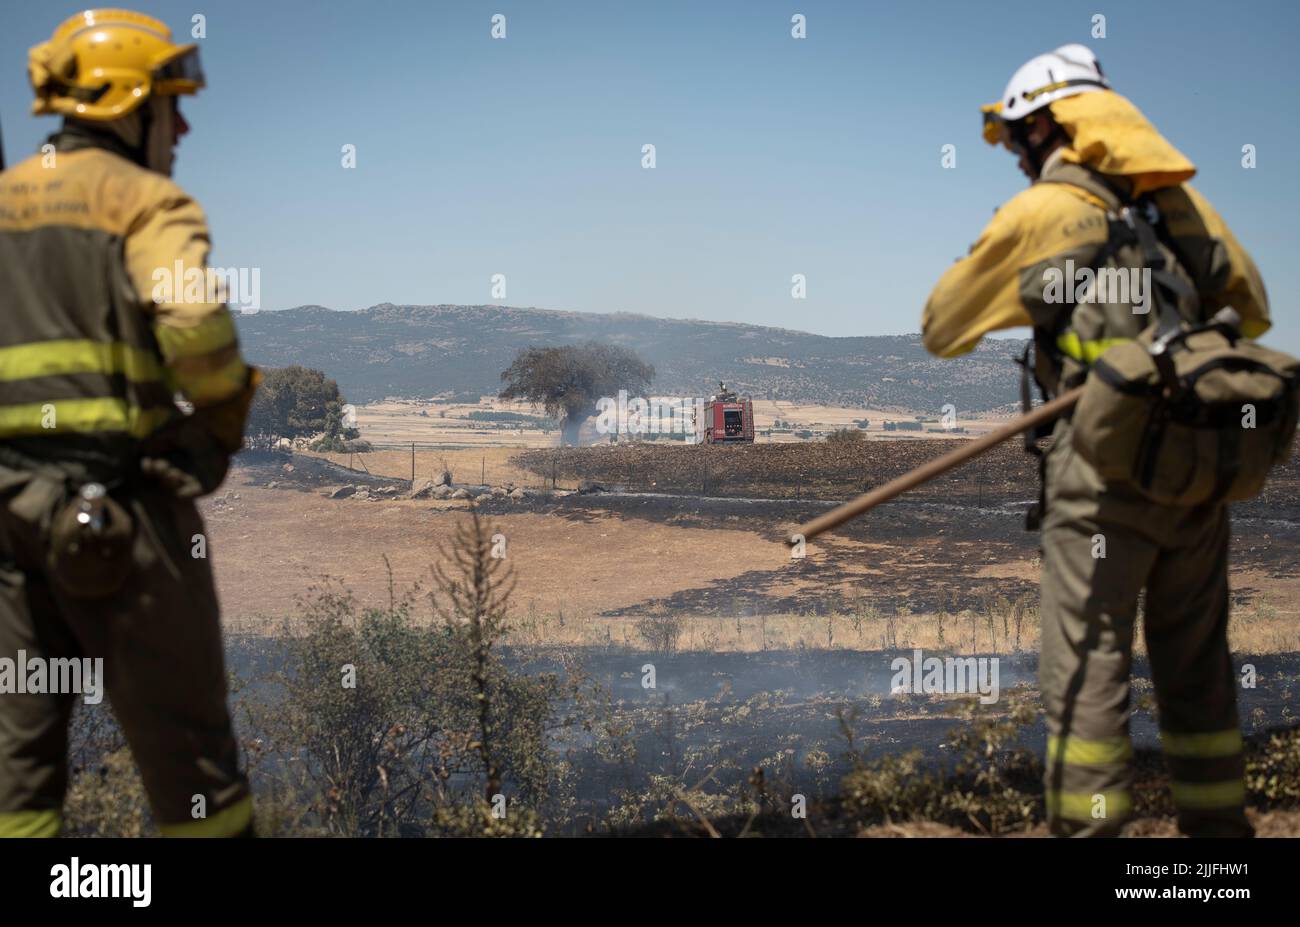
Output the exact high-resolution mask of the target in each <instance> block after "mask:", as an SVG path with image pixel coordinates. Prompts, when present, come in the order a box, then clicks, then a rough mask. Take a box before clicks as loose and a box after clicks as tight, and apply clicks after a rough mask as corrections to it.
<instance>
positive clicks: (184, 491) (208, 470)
mask: <svg viewBox="0 0 1300 927" xmlns="http://www.w3.org/2000/svg"><path fill="white" fill-rule="evenodd" d="M229 469H230V455H229V454H228V453H226V451H225V450H224V449H223V448H222V447H221V446H220V444H219V443H218V442H217V440H216V439H215V438H214V437H213V436H212V435H211V434H209V433H208V432H207V430H206V429H205V428H203V427H202V425H200V424H199V423H198V422H196V421H194V417H193V416H189V417H187V418H184V419H181V420H180V421H178V422H176V423H174V424H172V425H170V426H168V427H167V428H164V429H163V430H162V431H160V432H158V433H157V434H155V435H152V436H151V437H149V438H148V439H146V441H145V443H144V446H143V448H142V449H141V456H140V472H141V473H143V474H144V476H145V477H147V478H148V479H151V480H153V481H155V482H157V483H158V484H160V485H161V486H163V487H164V488H165V489H166V490H167V491H168V492H170V493H171V494H172V495H173V496H175V497H176V498H178V499H194V498H197V497H199V496H206V495H208V494H209V493H212V492H215V491H216V489H217V487H218V486H220V485H221V483H222V481H223V480H224V479H225V478H226V471H228V470H229Z"/></svg>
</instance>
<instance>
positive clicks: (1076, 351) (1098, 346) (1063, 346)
mask: <svg viewBox="0 0 1300 927" xmlns="http://www.w3.org/2000/svg"><path fill="white" fill-rule="evenodd" d="M1132 340H1133V339H1132V338H1096V339H1094V340H1092V341H1080V340H1079V336H1078V335H1077V334H1076V333H1075V332H1070V331H1067V332H1062V333H1061V335H1060V336H1059V337H1058V338H1057V339H1056V346H1057V347H1058V348H1059V349H1060V350H1061V353H1062V354H1064V355H1066V356H1067V357H1072V358H1074V359H1075V360H1077V361H1081V362H1082V363H1085V364H1091V363H1092V362H1093V361H1095V360H1096V359H1097V358H1099V357H1101V356H1102V355H1103V354H1105V353H1106V352H1107V351H1108V350H1110V349H1111V348H1113V347H1114V346H1115V345H1117V344H1123V343H1124V342H1126V341H1132Z"/></svg>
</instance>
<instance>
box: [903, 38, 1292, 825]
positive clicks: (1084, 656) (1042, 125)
mask: <svg viewBox="0 0 1300 927" xmlns="http://www.w3.org/2000/svg"><path fill="white" fill-rule="evenodd" d="M984 115H985V139H986V140H987V141H989V142H990V143H991V144H1003V145H1005V146H1006V147H1007V148H1008V149H1009V150H1011V151H1012V152H1013V153H1014V154H1016V156H1017V157H1018V159H1019V164H1020V168H1021V170H1022V171H1023V172H1024V173H1025V175H1026V176H1027V177H1028V178H1029V180H1030V181H1031V186H1030V187H1029V188H1028V189H1026V190H1024V191H1022V192H1021V193H1019V194H1017V195H1016V196H1015V197H1013V198H1012V199H1011V200H1009V201H1008V202H1007V203H1005V204H1004V205H1003V206H1002V207H1001V208H1000V209H999V210H998V212H997V213H996V215H995V216H994V218H993V220H992V221H991V222H990V223H989V225H988V227H987V228H986V229H985V230H984V232H983V233H982V234H981V235H980V237H979V239H978V240H977V241H976V242H975V244H974V245H973V246H972V247H971V251H970V254H969V256H967V257H966V258H964V259H962V260H960V261H958V262H957V263H956V264H955V265H954V266H953V267H952V268H950V269H949V270H948V272H947V273H945V274H944V275H943V277H942V279H941V280H940V281H939V283H938V285H937V286H936V287H935V289H934V292H933V293H932V294H931V296H930V299H929V302H928V303H927V305H926V307H925V314H924V318H923V321H922V330H923V337H924V342H925V345H926V347H927V348H928V349H929V350H930V351H931V352H933V353H935V354H938V355H941V356H944V357H952V356H955V355H959V354H962V353H965V352H967V351H969V350H970V349H971V348H972V347H974V346H975V344H976V343H977V342H978V341H979V340H980V338H981V337H983V336H984V335H985V334H986V333H988V332H990V331H993V330H995V329H1002V328H1009V327H1014V326H1021V325H1025V326H1031V327H1032V328H1033V345H1034V352H1033V353H1034V361H1033V363H1032V369H1033V371H1034V373H1035V375H1036V378H1037V380H1038V381H1039V385H1040V387H1041V388H1042V389H1043V390H1044V392H1045V393H1047V394H1056V393H1060V392H1064V391H1065V390H1067V389H1069V388H1071V387H1074V386H1077V385H1079V384H1080V383H1081V382H1083V380H1084V378H1085V377H1086V376H1087V373H1088V370H1089V367H1090V365H1091V364H1093V363H1094V362H1095V361H1096V360H1097V359H1098V358H1099V357H1100V356H1101V355H1102V354H1103V353H1104V352H1105V351H1106V350H1107V349H1108V348H1109V347H1111V346H1112V345H1115V344H1117V343H1119V342H1123V341H1127V340H1129V339H1133V338H1136V337H1137V336H1138V335H1139V334H1140V333H1141V332H1142V331H1143V330H1144V329H1146V328H1147V326H1148V324H1150V323H1152V322H1153V320H1154V319H1155V318H1156V313H1155V312H1152V311H1150V307H1149V304H1144V303H1145V301H1146V300H1149V297H1150V294H1149V293H1148V294H1146V295H1145V296H1144V295H1143V294H1141V293H1140V292H1138V291H1137V288H1135V289H1134V290H1133V291H1130V290H1129V289H1128V288H1127V287H1114V286H1112V287H1110V288H1109V290H1108V291H1106V292H1105V293H1103V292H1102V291H1101V288H1100V287H1096V286H1093V287H1091V288H1090V287H1089V286H1087V285H1081V286H1080V287H1079V288H1078V290H1077V291H1076V292H1074V293H1073V294H1072V295H1073V298H1069V297H1065V298H1063V297H1062V290H1061V288H1060V287H1053V286H1052V285H1051V283H1052V282H1053V281H1061V280H1064V279H1079V280H1081V281H1083V280H1086V279H1087V276H1086V275H1084V276H1079V275H1078V273H1077V272H1078V270H1079V269H1080V268H1086V269H1089V272H1090V273H1093V278H1094V280H1099V279H1100V272H1101V271H1105V272H1107V273H1108V274H1110V277H1109V279H1111V280H1116V279H1119V277H1117V276H1115V275H1114V273H1113V272H1115V271H1129V270H1137V271H1138V272H1139V273H1140V271H1141V266H1142V265H1143V263H1144V256H1145V255H1146V252H1144V251H1143V250H1142V249H1141V248H1138V247H1136V246H1135V244H1134V243H1133V241H1132V240H1129V239H1128V238H1126V237H1125V234H1124V224H1123V223H1122V222H1119V221H1118V219H1117V217H1118V216H1121V215H1122V214H1123V213H1122V210H1123V208H1124V207H1125V206H1128V205H1130V204H1135V206H1136V207H1140V208H1142V209H1144V210H1145V213H1144V214H1145V215H1147V216H1149V217H1153V218H1154V221H1155V222H1156V225H1155V226H1154V227H1155V228H1156V229H1158V230H1159V233H1160V235H1159V242H1158V245H1156V247H1157V248H1158V252H1159V254H1160V256H1161V258H1162V260H1161V264H1162V265H1163V267H1165V268H1167V269H1172V271H1173V273H1174V274H1176V276H1177V277H1178V279H1180V280H1181V281H1183V283H1184V284H1185V286H1182V285H1180V286H1179V287H1178V289H1179V290H1180V291H1181V292H1183V293H1184V294H1185V295H1184V297H1181V298H1180V302H1179V305H1178V307H1177V308H1178V311H1179V314H1180V315H1181V316H1182V317H1183V318H1185V319H1188V321H1190V322H1196V321H1203V320H1205V319H1208V318H1209V317H1210V316H1213V315H1214V314H1215V313H1216V311H1217V310H1219V309H1220V308H1221V307H1225V306H1230V307H1232V308H1233V309H1234V310H1236V313H1237V315H1238V316H1239V317H1240V333H1241V334H1242V335H1244V336H1246V337H1256V336H1258V335H1259V334H1261V333H1262V332H1263V331H1265V330H1266V329H1267V328H1268V327H1269V320H1268V300H1267V297H1266V295H1265V292H1264V286H1263V283H1262V281H1261V280H1260V276H1259V273H1258V271H1257V270H1256V268H1255V265H1254V263H1253V262H1252V261H1251V259H1250V257H1249V255H1247V254H1246V252H1245V251H1244V250H1243V249H1242V248H1241V246H1240V245H1239V244H1238V243H1237V240H1236V239H1235V238H1234V237H1233V235H1232V233H1231V232H1230V231H1229V230H1228V228H1227V226H1226V225H1225V224H1224V223H1223V220H1222V219H1221V218H1220V217H1219V215H1218V213H1217V212H1215V210H1214V209H1213V207H1211V206H1210V204H1209V203H1208V202H1206V200H1205V198H1204V197H1202V196H1201V195H1200V194H1199V193H1198V192H1197V191H1196V190H1195V189H1193V188H1192V187H1191V186H1190V185H1189V184H1188V183H1187V181H1188V180H1189V179H1190V178H1191V177H1192V176H1193V174H1194V173H1195V168H1194V167H1193V166H1192V164H1191V163H1190V162H1189V161H1188V160H1187V159H1186V158H1185V157H1184V156H1183V155H1182V154H1181V153H1179V152H1178V151H1177V150H1176V149H1175V148H1174V147H1173V146H1172V145H1170V144H1169V142H1167V141H1166V140H1165V139H1164V138H1163V137H1162V136H1161V135H1160V134H1159V133H1158V132H1157V131H1156V130H1155V129H1154V128H1153V127H1152V126H1151V124H1150V123H1149V122H1148V121H1147V119H1146V118H1145V117H1144V116H1143V115H1142V113H1140V112H1139V111H1138V109H1137V108H1136V107H1135V106H1134V105H1133V104H1132V103H1130V102H1129V101H1128V100H1126V99H1125V98H1124V97H1122V96H1120V95H1119V94H1118V93H1116V92H1115V91H1114V90H1112V89H1111V88H1110V83H1109V81H1108V79H1107V78H1106V76H1105V75H1104V74H1103V73H1102V69H1101V66H1100V65H1099V64H1098V62H1097V59H1096V58H1095V57H1094V55H1093V54H1092V52H1091V51H1090V50H1089V49H1087V48H1086V47H1084V46H1081V45H1067V46H1063V47H1061V48H1058V49H1056V50H1055V51H1053V52H1050V53H1048V54H1045V55H1040V56H1038V57H1036V58H1034V59H1033V60H1031V61H1029V62H1028V63H1027V64H1025V65H1024V66H1023V67H1022V68H1020V70H1018V71H1017V72H1016V73H1015V75H1014V76H1013V77H1012V79H1011V82H1010V84H1009V85H1008V87H1007V90H1006V92H1005V93H1004V94H1003V96H1002V99H1001V100H999V101H998V102H997V103H994V104H992V105H990V106H986V107H984ZM1153 244H1154V243H1153ZM1125 279H1133V280H1134V281H1135V282H1137V281H1140V280H1141V277H1136V278H1127V277H1126V278H1125ZM1030 366H1031V365H1030V364H1029V363H1028V358H1026V369H1027V370H1028V369H1029V368H1030ZM1025 395H1026V397H1027V395H1028V387H1027V384H1026V388H1025ZM1040 466H1041V471H1042V475H1043V481H1044V488H1043V492H1042V497H1041V499H1040V504H1039V506H1038V507H1037V510H1036V513H1035V514H1032V515H1031V523H1038V522H1039V521H1040V519H1041V527H1042V532H1043V533H1042V564H1043V565H1042V604H1041V617H1042V643H1041V657H1040V665H1039V682H1040V688H1041V690H1042V697H1043V702H1044V708H1045V711H1046V717H1047V729H1048V744H1047V762H1046V782H1045V786H1046V798H1047V814H1048V823H1049V827H1050V829H1051V831H1052V832H1053V833H1055V834H1060V835H1081V836H1094V835H1113V834H1116V833H1118V832H1119V830H1120V828H1121V825H1122V824H1123V823H1124V821H1125V819H1126V818H1127V817H1128V816H1129V815H1130V813H1131V810H1132V794H1131V785H1132V776H1133V771H1132V747H1131V745H1130V740H1129V698H1130V695H1129V675H1130V670H1131V660H1132V648H1133V636H1134V625H1135V621H1136V617H1137V607H1138V598H1139V594H1140V593H1141V592H1142V591H1143V590H1145V593H1146V599H1145V605H1144V610H1143V624H1144V633H1145V638H1146V644H1147V650H1148V653H1149V658H1150V665H1151V673H1152V677H1153V681H1154V683H1155V688H1156V701H1157V705H1158V709H1159V724H1160V732H1161V741H1162V746H1163V749H1164V752H1165V756H1166V758H1167V760H1168V764H1169V768H1170V772H1171V774H1172V780H1173V783H1172V785H1173V798H1174V801H1175V803H1176V805H1177V807H1178V812H1179V814H1178V820H1179V826H1180V828H1181V829H1182V831H1183V832H1184V833H1187V834H1193V835H1243V836H1244V835H1249V834H1250V833H1252V829H1251V826H1250V824H1249V823H1248V821H1247V818H1246V815H1245V812H1244V802H1245V787H1244V782H1243V760H1242V739H1241V733H1240V728H1239V722H1238V717H1237V708H1236V680H1235V677H1234V674H1233V669H1232V663H1231V660H1230V657H1229V651H1228V642H1227V625H1228V537H1229V527H1228V514H1227V510H1226V506H1224V505H1223V504H1221V503H1215V504H1206V505H1200V506H1179V505H1157V504H1154V503H1152V502H1150V501H1148V500H1147V499H1146V498H1145V497H1144V496H1142V495H1140V494H1139V493H1138V492H1137V491H1136V490H1134V489H1131V488H1128V487H1127V486H1120V485H1111V484H1107V483H1106V482H1105V481H1103V480H1102V479H1101V477H1100V476H1099V474H1098V473H1097V471H1096V470H1095V469H1094V468H1093V467H1092V466H1091V465H1090V464H1088V463H1087V462H1086V461H1085V460H1083V459H1082V458H1081V457H1080V456H1079V454H1077V453H1076V452H1075V450H1074V448H1073V447H1072V442H1071V421H1070V420H1069V419H1068V418H1067V419H1063V420H1061V421H1059V422H1057V424H1056V426H1055V428H1054V430H1053V441H1052V443H1051V446H1050V450H1048V451H1047V453H1046V455H1045V457H1044V458H1042V460H1041V464H1040ZM1032 526H1033V525H1032V524H1031V527H1032Z"/></svg>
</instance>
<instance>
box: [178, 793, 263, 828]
mask: <svg viewBox="0 0 1300 927" xmlns="http://www.w3.org/2000/svg"><path fill="white" fill-rule="evenodd" d="M251 820H253V798H252V796H251V795H246V796H244V798H242V799H240V800H239V801H238V802H236V803H235V804H233V805H231V806H230V807H229V808H225V809H223V810H221V811H218V812H217V813H216V814H214V815H213V816H212V817H210V818H201V819H200V820H197V821H184V822H182V823H180V824H160V825H159V826H158V830H159V832H161V833H162V835H163V836H164V837H235V836H238V835H239V834H241V833H243V831H244V829H245V828H246V827H248V822H249V821H251Z"/></svg>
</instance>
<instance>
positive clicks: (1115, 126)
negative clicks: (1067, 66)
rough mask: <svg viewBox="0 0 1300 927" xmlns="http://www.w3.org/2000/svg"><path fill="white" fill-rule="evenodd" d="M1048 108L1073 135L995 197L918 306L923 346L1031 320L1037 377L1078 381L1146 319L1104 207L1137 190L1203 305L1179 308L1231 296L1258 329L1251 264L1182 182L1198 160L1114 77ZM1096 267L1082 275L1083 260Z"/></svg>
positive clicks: (1251, 332)
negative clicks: (1023, 180)
mask: <svg viewBox="0 0 1300 927" xmlns="http://www.w3.org/2000/svg"><path fill="white" fill-rule="evenodd" d="M1051 110H1052V115H1053V117H1054V118H1055V119H1056V121H1057V122H1058V123H1060V124H1061V126H1062V127H1064V128H1065V130H1066V132H1067V133H1068V134H1069V135H1070V137H1071V144H1070V145H1069V146H1068V147H1063V148H1059V149H1057V151H1055V152H1053V154H1052V156H1051V157H1049V158H1048V159H1047V162H1046V163H1045V164H1044V166H1043V170H1042V174H1041V176H1040V178H1039V181H1038V182H1037V183H1035V184H1033V185H1032V186H1031V187H1029V188H1028V189H1026V190H1024V191H1022V192H1021V193H1019V194H1017V195H1016V196H1014V197H1012V198H1011V199H1010V200H1009V201H1008V202H1007V203H1006V204H1005V205H1003V206H1002V208H1001V209H999V210H998V211H997V213H996V214H995V215H994V217H993V220H992V221H991V222H990V223H989V225H988V227H987V228H985V229H984V231H983V233H982V234H981V235H980V237H979V239H978V240H977V241H976V242H975V244H974V245H972V246H971V249H970V254H969V256H967V257H966V258H963V259H962V260H960V261H958V262H957V263H956V264H954V265H953V266H952V267H951V268H949V270H948V272H947V273H945V274H944V275H943V277H942V279H940V281H939V283H938V285H937V286H936V287H935V289H934V292H933V293H932V294H931V296H930V299H929V301H928V302H927V304H926V307H925V314H924V316H923V318H922V323H921V325H922V333H923V339H924V342H925V346H926V348H927V349H929V350H930V351H931V352H932V353H934V354H938V355H941V356H943V357H953V356H955V355H959V354H963V353H965V352H967V351H969V350H971V349H972V348H973V347H974V346H975V345H976V343H978V342H979V340H980V338H981V337H983V336H984V335H985V334H987V333H989V332H991V331H995V330H998V329H1004V328H1013V327H1018V326H1032V327H1033V329H1034V340H1035V344H1036V346H1037V348H1038V350H1037V352H1036V363H1037V371H1036V372H1037V374H1038V377H1039V379H1040V381H1041V382H1042V383H1043V384H1044V386H1046V387H1047V388H1048V389H1049V390H1053V391H1055V390H1059V389H1064V388H1069V387H1071V386H1076V385H1078V383H1080V382H1082V380H1083V377H1084V375H1085V374H1086V372H1087V366H1088V365H1089V364H1091V363H1092V362H1093V361H1095V360H1096V359H1097V358H1098V357H1100V356H1101V354H1102V352H1104V351H1105V350H1106V348H1108V347H1110V346H1111V345H1112V344H1114V343H1115V342H1116V341H1118V340H1124V339H1130V338H1134V337H1136V336H1137V334H1138V333H1139V332H1141V331H1142V329H1144V328H1145V327H1146V326H1147V325H1148V324H1150V323H1151V322H1152V321H1153V320H1154V314H1153V313H1152V311H1151V310H1152V306H1151V305H1150V303H1149V302H1148V305H1147V306H1146V310H1145V311H1137V312H1135V311H1134V309H1135V307H1136V308H1137V309H1138V310H1142V308H1143V307H1142V306H1141V304H1140V303H1141V300H1140V299H1138V298H1137V297H1139V296H1140V295H1145V296H1146V297H1147V298H1148V299H1149V297H1150V293H1149V292H1148V293H1145V294H1140V293H1139V292H1138V289H1139V287H1140V286H1141V283H1140V281H1141V278H1140V277H1136V278H1135V277H1133V276H1132V275H1131V274H1130V273H1129V271H1130V270H1131V269H1134V268H1139V267H1140V265H1141V264H1142V263H1143V262H1142V255H1141V252H1140V249H1138V248H1137V247H1136V245H1128V246H1124V247H1120V248H1118V249H1117V250H1115V251H1113V252H1112V251H1110V249H1109V248H1108V246H1109V245H1111V243H1112V241H1113V236H1112V232H1113V229H1112V224H1111V222H1110V220H1109V219H1108V215H1107V213H1108V211H1109V210H1110V209H1112V208H1113V207H1114V205H1115V204H1116V202H1122V201H1127V200H1132V199H1137V198H1139V197H1142V196H1144V195H1149V199H1150V200H1151V201H1152V202H1153V203H1154V205H1155V207H1156V209H1158V210H1159V212H1160V215H1161V218H1162V219H1163V223H1164V226H1165V228H1166V229H1167V230H1168V233H1169V238H1170V239H1171V240H1172V244H1173V246H1174V248H1173V250H1175V251H1176V254H1175V255H1173V257H1175V258H1176V260H1177V263H1178V265H1179V266H1180V268H1181V270H1180V273H1181V274H1182V275H1183V276H1185V277H1188V278H1189V282H1190V283H1191V284H1192V286H1193V288H1194V289H1195V291H1196V293H1197V295H1198V296H1199V297H1200V298H1199V301H1198V302H1199V308H1198V309H1196V310H1193V309H1191V308H1190V307H1188V309H1187V310H1186V311H1187V312H1192V311H1196V312H1198V313H1199V314H1206V315H1207V317H1208V315H1212V314H1213V313H1214V312H1215V310H1217V309H1219V308H1221V307H1223V306H1232V307H1233V308H1234V309H1236V310H1237V312H1238V313H1239V314H1240V316H1241V319H1242V334H1244V335H1245V336H1246V337H1250V338H1254V337H1258V336H1259V335H1261V334H1263V333H1264V332H1265V331H1267V329H1268V327H1269V324H1270V323H1269V317H1268V299H1267V296H1266V294H1265V292H1264V284H1263V282H1262V280H1261V279H1260V276H1259V271H1258V270H1257V269H1256V267H1255V264H1254V262H1253V261H1252V260H1251V258H1250V256H1249V255H1248V254H1247V253H1246V252H1245V250H1243V249H1242V247H1241V245H1240V244H1238V243H1237V240H1236V238H1234V237H1233V235H1232V232H1231V231H1229V230H1228V228H1227V226H1226V225H1225V224H1224V222H1223V220H1222V219H1221V218H1220V217H1219V214H1218V213H1217V212H1216V211H1215V210H1214V208H1213V207H1212V206H1211V205H1210V204H1209V203H1208V202H1207V201H1206V200H1205V198H1204V197H1202V196H1201V195H1200V194H1199V193H1198V192H1197V191H1196V190H1195V189H1194V188H1192V187H1191V185H1189V184H1188V183H1187V182H1186V181H1187V180H1188V179H1189V178H1191V177H1192V176H1193V175H1194V174H1195V172H1196V169H1195V168H1194V167H1193V166H1192V164H1191V162H1190V161H1188V160H1187V159H1186V158H1185V157H1184V156H1183V155H1182V154H1180V153H1179V152H1178V151H1177V150H1176V149H1175V148H1174V147H1173V146H1172V145H1170V144H1169V143H1168V142H1167V141H1165V139H1164V138H1162V137H1161V136H1160V134H1159V133H1158V132H1157V131H1156V130H1155V128H1154V127H1153V126H1152V125H1151V124H1150V123H1149V122H1148V121H1147V120H1146V118H1145V117H1144V116H1143V115H1142V114H1141V113H1140V112H1139V111H1138V109H1137V108H1136V107H1135V106H1133V104H1132V103H1130V102H1129V101H1128V100H1126V99H1124V98H1123V97H1122V96H1120V95H1119V94H1117V93H1115V92H1114V91H1109V90H1107V91H1100V92H1096V93H1086V94H1080V95H1078V96H1073V97H1068V98H1066V99H1063V100H1057V101H1056V102H1054V103H1052V104H1051ZM1161 247H1162V249H1164V250H1169V248H1168V246H1167V245H1165V244H1162V245H1161ZM1171 264H1172V262H1171ZM1092 270H1095V271H1097V273H1096V274H1095V275H1094V276H1093V277H1092V279H1091V281H1090V280H1089V279H1088V276H1089V274H1088V273H1087V272H1085V271H1092ZM1135 283H1136V284H1137V286H1134V285H1133V284H1135ZM1054 284H1055V285H1054ZM1071 295H1073V296H1075V300H1074V301H1073V304H1072V303H1071V301H1070V300H1069V299H1067V298H1066V297H1068V296H1071ZM1079 297H1082V299H1079Z"/></svg>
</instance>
